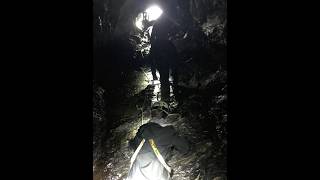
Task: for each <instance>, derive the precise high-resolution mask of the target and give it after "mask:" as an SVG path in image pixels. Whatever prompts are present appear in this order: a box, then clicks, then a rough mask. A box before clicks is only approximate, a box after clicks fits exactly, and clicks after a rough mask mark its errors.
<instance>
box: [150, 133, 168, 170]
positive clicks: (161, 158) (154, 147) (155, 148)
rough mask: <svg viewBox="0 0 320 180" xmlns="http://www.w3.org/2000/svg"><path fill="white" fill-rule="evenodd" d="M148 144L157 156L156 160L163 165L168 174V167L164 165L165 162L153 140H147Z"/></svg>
mask: <svg viewBox="0 0 320 180" xmlns="http://www.w3.org/2000/svg"><path fill="white" fill-rule="evenodd" d="M149 143H150V145H151V147H152V149H153V152H154V154H155V155H156V156H157V158H158V160H159V161H160V163H161V164H162V165H163V167H164V168H165V169H166V170H167V171H168V172H169V174H170V173H171V168H170V166H169V165H168V164H167V163H166V161H165V160H164V159H163V157H162V155H161V154H160V152H159V150H158V148H157V145H156V143H155V142H154V140H153V139H149Z"/></svg>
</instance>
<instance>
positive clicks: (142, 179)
mask: <svg viewBox="0 0 320 180" xmlns="http://www.w3.org/2000/svg"><path fill="white" fill-rule="evenodd" d="M150 153H152V154H150ZM150 153H145V154H139V155H138V156H137V159H136V161H135V162H134V163H133V166H132V168H131V171H130V172H129V175H128V178H127V179H126V180H169V179H170V175H169V173H168V171H167V170H165V169H164V167H163V165H162V164H161V163H160V162H159V161H158V160H157V159H156V157H154V156H155V155H154V153H153V152H150Z"/></svg>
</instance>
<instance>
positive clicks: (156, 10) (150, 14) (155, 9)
mask: <svg viewBox="0 0 320 180" xmlns="http://www.w3.org/2000/svg"><path fill="white" fill-rule="evenodd" d="M145 12H146V15H147V19H148V20H149V21H153V20H156V19H158V18H159V17H160V16H161V14H162V10H161V9H160V7H159V6H157V5H153V6H150V7H149V8H147V9H146V10H145ZM142 21H143V15H142V13H140V14H139V15H138V16H137V18H136V26H137V27H138V28H139V29H142V28H143V25H142Z"/></svg>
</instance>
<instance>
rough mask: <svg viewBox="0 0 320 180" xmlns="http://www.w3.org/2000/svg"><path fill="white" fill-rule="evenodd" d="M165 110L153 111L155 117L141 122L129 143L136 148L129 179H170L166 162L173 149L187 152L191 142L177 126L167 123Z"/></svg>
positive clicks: (170, 171) (169, 169)
mask: <svg viewBox="0 0 320 180" xmlns="http://www.w3.org/2000/svg"><path fill="white" fill-rule="evenodd" d="M164 114H165V113H163V111H161V110H158V109H155V110H153V111H152V119H151V120H150V122H149V123H146V124H144V125H142V126H141V127H140V128H139V130H138V132H137V134H136V136H135V137H134V139H132V140H130V142H129V146H130V147H131V148H132V149H134V150H135V154H136V156H135V154H134V155H133V158H132V159H131V163H132V164H131V166H130V171H129V174H128V177H127V179H126V180H169V179H170V177H171V174H172V170H171V168H170V167H169V166H168V165H167V164H166V161H167V158H168V157H169V156H170V153H171V150H172V148H175V149H177V150H178V152H180V153H182V154H187V153H188V150H189V145H188V143H187V141H186V140H185V139H184V138H182V137H179V136H178V134H177V132H176V131H175V129H174V127H173V126H171V125H169V124H166V121H165V119H164V116H165V115H164Z"/></svg>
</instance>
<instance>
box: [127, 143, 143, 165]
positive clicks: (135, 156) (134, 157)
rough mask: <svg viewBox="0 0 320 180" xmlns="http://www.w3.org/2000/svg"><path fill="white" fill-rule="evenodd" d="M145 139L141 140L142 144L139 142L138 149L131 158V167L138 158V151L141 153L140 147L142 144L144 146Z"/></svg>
mask: <svg viewBox="0 0 320 180" xmlns="http://www.w3.org/2000/svg"><path fill="white" fill-rule="evenodd" d="M145 141H146V140H145V139H143V140H142V141H141V142H140V144H139V146H138V148H137V149H136V151H135V152H134V153H133V156H132V157H131V159H130V169H131V167H132V164H133V163H134V161H135V160H136V158H137V155H138V153H139V151H140V149H141V148H142V146H143V144H144V142H145Z"/></svg>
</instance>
